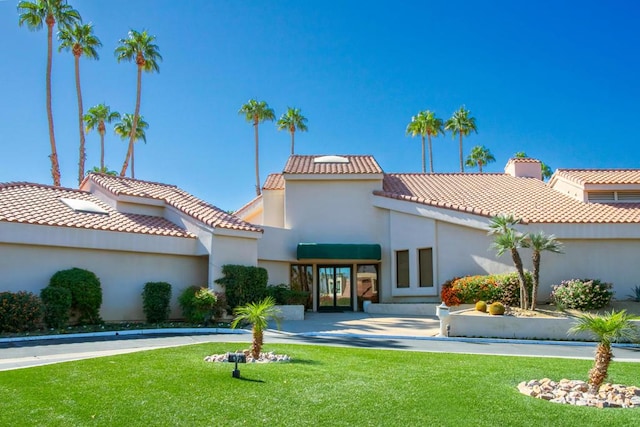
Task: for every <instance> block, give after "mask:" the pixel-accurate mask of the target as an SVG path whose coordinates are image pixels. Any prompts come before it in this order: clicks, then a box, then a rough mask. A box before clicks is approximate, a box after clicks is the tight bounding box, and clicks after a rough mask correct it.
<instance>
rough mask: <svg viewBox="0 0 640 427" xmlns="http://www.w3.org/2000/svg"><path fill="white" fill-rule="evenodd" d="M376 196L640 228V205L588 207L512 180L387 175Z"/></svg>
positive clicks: (532, 219)
mask: <svg viewBox="0 0 640 427" xmlns="http://www.w3.org/2000/svg"><path fill="white" fill-rule="evenodd" d="M374 194H377V195H380V196H384V197H390V198H394V199H399V200H407V201H412V202H416V203H422V204H425V205H430V206H437V207H442V208H446V209H453V210H457V211H461V212H469V213H473V214H477V215H482V216H487V217H490V216H494V215H497V214H500V213H511V214H514V215H515V216H516V217H519V218H522V220H523V222H525V223H640V204H634V203H628V204H622V203H619V204H601V203H584V202H581V201H578V200H576V199H573V198H572V197H570V196H567V195H564V194H562V193H560V192H558V191H556V190H554V189H552V188H551V187H549V186H548V185H547V184H545V183H544V182H543V181H540V180H537V179H533V178H515V177H512V176H510V175H506V174H387V175H385V177H384V181H383V191H375V192H374Z"/></svg>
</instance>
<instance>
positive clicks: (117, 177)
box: [87, 172, 179, 188]
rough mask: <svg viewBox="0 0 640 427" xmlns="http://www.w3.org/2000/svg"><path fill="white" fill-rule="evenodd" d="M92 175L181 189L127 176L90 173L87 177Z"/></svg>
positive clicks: (172, 185)
mask: <svg viewBox="0 0 640 427" xmlns="http://www.w3.org/2000/svg"><path fill="white" fill-rule="evenodd" d="M92 175H97V176H102V177H104V178H108V179H116V180H118V181H133V182H139V183H143V184H152V185H159V186H162V187H167V188H179V187H178V186H177V185H174V184H165V183H164V182H157V181H147V180H144V179H137V178H129V177H126V176H116V175H109V174H106V173H100V172H89V173H88V174H87V177H90V176H92Z"/></svg>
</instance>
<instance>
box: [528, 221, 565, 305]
mask: <svg viewBox="0 0 640 427" xmlns="http://www.w3.org/2000/svg"><path fill="white" fill-rule="evenodd" d="M522 246H523V247H525V248H529V249H531V250H532V251H533V253H532V255H531V260H532V263H533V289H532V290H531V310H535V309H536V303H537V301H538V289H539V288H540V254H541V253H542V252H544V251H548V252H554V253H562V244H561V243H560V242H558V241H557V240H556V237H555V236H554V235H553V234H552V235H549V236H547V235H546V234H544V233H543V232H542V231H539V232H537V233H529V234H528V235H527V236H526V238H525V239H524V240H523V241H522Z"/></svg>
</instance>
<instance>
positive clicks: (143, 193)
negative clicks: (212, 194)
mask: <svg viewBox="0 0 640 427" xmlns="http://www.w3.org/2000/svg"><path fill="white" fill-rule="evenodd" d="M87 179H88V180H91V181H93V182H94V183H96V184H97V185H99V186H100V187H102V188H104V189H105V190H107V191H109V192H110V193H112V194H114V195H115V196H122V195H124V196H134V197H144V198H149V199H155V200H162V201H163V202H164V203H166V204H167V205H169V206H172V207H174V208H176V209H178V210H179V211H181V212H183V213H185V214H187V215H189V216H190V217H192V218H194V219H196V220H198V221H200V222H202V223H204V224H206V225H208V226H210V227H219V228H226V229H231V230H242V231H256V232H262V228H260V227H257V226H254V225H251V224H249V223H248V222H245V221H243V220H241V219H240V218H238V217H236V216H234V215H231V214H228V213H227V212H225V211H223V210H222V209H219V208H217V207H215V206H213V205H211V204H209V203H207V202H205V201H203V200H201V199H199V198H197V197H195V196H193V195H191V194H189V193H187V192H186V191H184V190H182V189H180V188H178V187H176V186H175V185H167V184H161V183H158V182H150V181H141V180H137V179H131V178H124V177H118V176H112V175H104V174H97V173H90V174H89V175H88V176H87V178H85V180H87Z"/></svg>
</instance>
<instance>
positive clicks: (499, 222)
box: [489, 214, 529, 309]
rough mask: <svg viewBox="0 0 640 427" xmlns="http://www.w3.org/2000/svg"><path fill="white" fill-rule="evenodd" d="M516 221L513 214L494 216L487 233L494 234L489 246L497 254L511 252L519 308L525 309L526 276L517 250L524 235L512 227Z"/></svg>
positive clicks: (526, 305)
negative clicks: (517, 288) (517, 284)
mask: <svg viewBox="0 0 640 427" xmlns="http://www.w3.org/2000/svg"><path fill="white" fill-rule="evenodd" d="M518 223H520V220H519V219H516V218H515V217H514V216H513V215H504V214H501V215H497V216H494V217H493V218H491V223H490V224H489V234H490V235H493V236H494V240H493V244H492V245H491V246H492V248H493V249H495V250H496V253H497V254H498V256H502V255H503V254H504V253H505V252H507V251H509V253H511V259H512V260H513V264H514V266H515V267H516V271H517V272H518V282H519V283H520V308H522V309H527V308H528V307H529V300H528V296H527V286H526V278H525V275H524V266H523V264H522V258H521V257H520V253H519V252H518V249H519V248H522V247H523V245H524V243H523V242H524V240H525V238H526V236H525V235H524V234H522V233H520V232H519V231H517V230H516V229H515V228H514V227H515V225H516V224H518Z"/></svg>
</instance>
